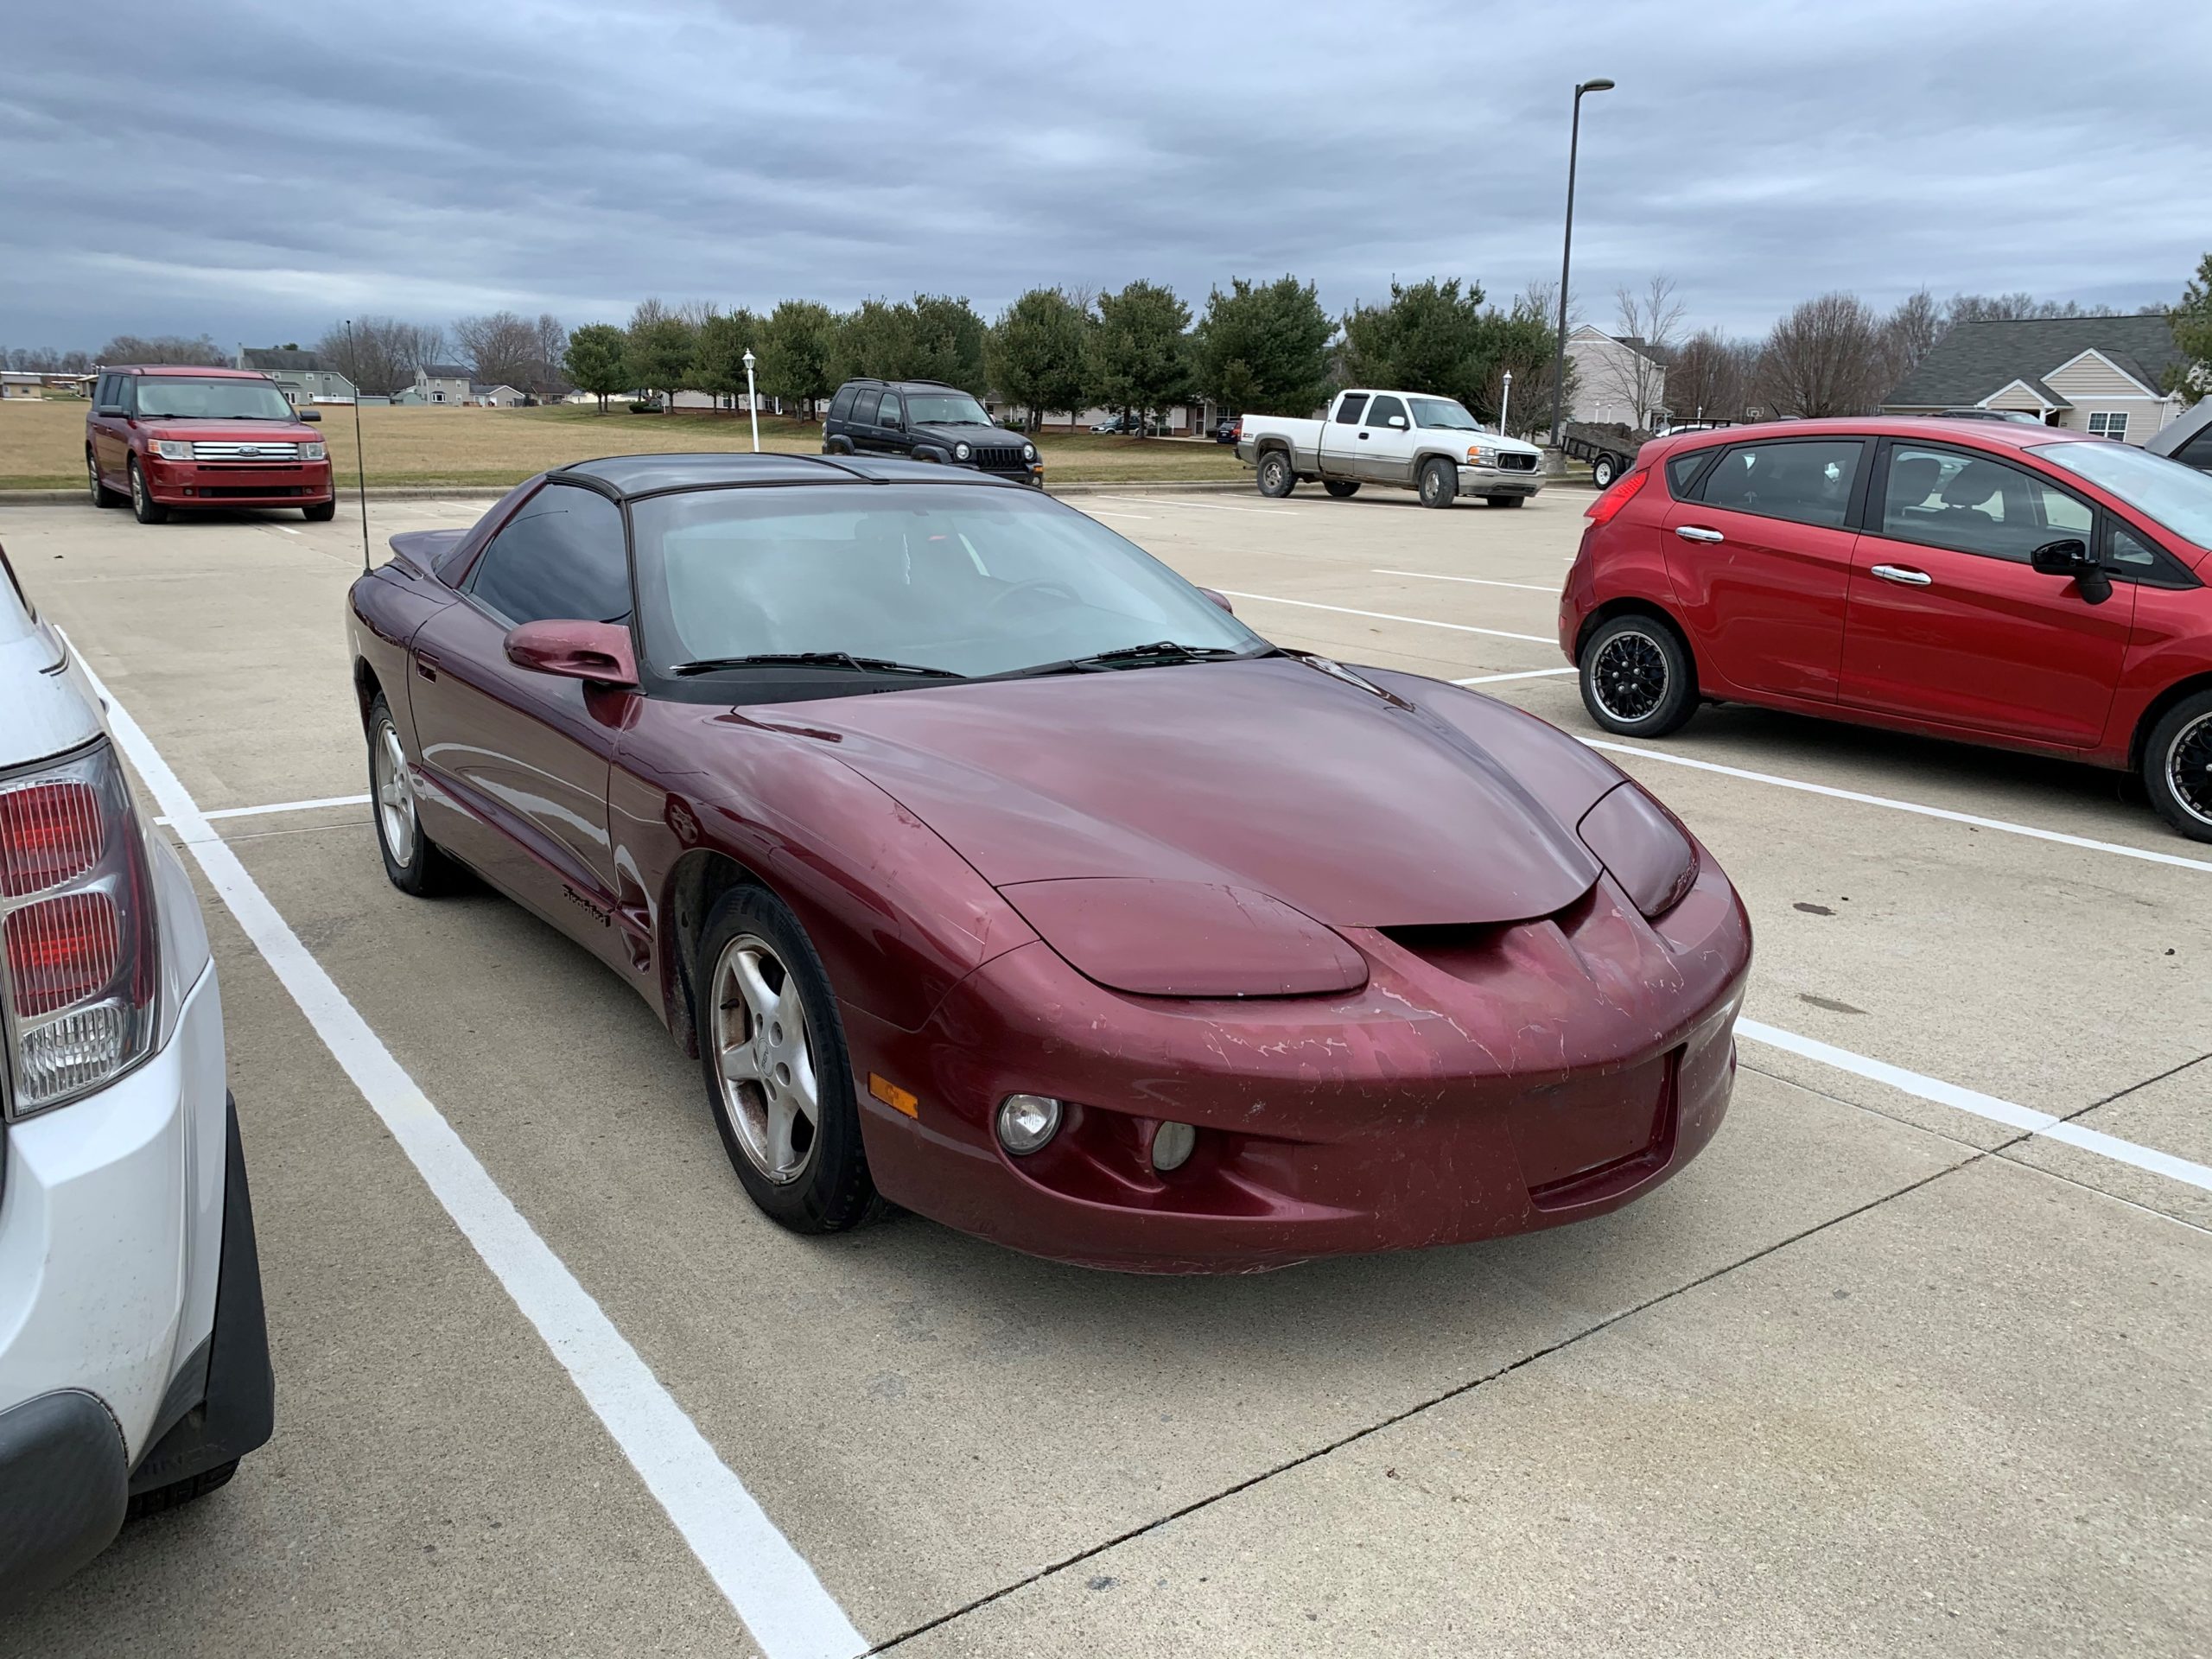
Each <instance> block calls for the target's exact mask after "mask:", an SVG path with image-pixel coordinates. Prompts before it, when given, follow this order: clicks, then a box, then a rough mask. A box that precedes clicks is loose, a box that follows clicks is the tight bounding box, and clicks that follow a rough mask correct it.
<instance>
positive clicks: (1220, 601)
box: [1198, 588, 1236, 616]
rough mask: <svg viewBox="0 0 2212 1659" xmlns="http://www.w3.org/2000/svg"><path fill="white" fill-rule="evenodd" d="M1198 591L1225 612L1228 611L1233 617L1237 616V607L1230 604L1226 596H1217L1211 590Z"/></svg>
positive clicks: (1200, 589) (1201, 589)
mask: <svg viewBox="0 0 2212 1659" xmlns="http://www.w3.org/2000/svg"><path fill="white" fill-rule="evenodd" d="M1198 591H1199V592H1200V593H1202V594H1205V596H1206V597H1207V598H1208V599H1210V600H1211V601H1213V602H1214V603H1215V604H1217V605H1218V606H1220V607H1221V608H1222V609H1223V610H1224V611H1227V612H1228V613H1230V615H1231V616H1234V615H1236V607H1235V606H1234V605H1232V604H1230V602H1229V599H1228V596H1227V595H1226V594H1217V593H1216V592H1214V590H1213V589H1212V588H1199V589H1198Z"/></svg>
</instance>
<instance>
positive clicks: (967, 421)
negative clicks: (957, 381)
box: [906, 391, 991, 426]
mask: <svg viewBox="0 0 2212 1659" xmlns="http://www.w3.org/2000/svg"><path fill="white" fill-rule="evenodd" d="M906 423H907V424H908V425H909V426H988V425H989V424H990V423H991V417H990V416H989V415H988V413H987V412H985V410H984V408H983V406H982V404H979V403H977V402H976V400H975V399H974V398H973V397H969V395H968V394H967V393H966V392H964V391H910V392H908V393H907V394H906Z"/></svg>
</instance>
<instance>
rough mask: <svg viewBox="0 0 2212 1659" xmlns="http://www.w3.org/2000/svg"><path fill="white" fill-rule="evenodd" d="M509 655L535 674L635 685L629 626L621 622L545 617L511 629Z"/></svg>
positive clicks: (635, 673)
mask: <svg viewBox="0 0 2212 1659" xmlns="http://www.w3.org/2000/svg"><path fill="white" fill-rule="evenodd" d="M506 652H507V660H508V661H509V662H511V663H512V664H514V665H515V666H516V667H517V668H526V669H529V670H530V671H531V672H532V673H536V674H556V675H558V676H560V677H562V678H563V679H569V680H586V681H588V682H590V683H592V684H594V685H607V686H617V687H625V688H628V687H634V686H635V685H636V684H637V683H638V658H637V653H636V652H634V651H633V650H632V648H631V645H630V630H629V629H627V628H626V627H624V626H622V625H621V624H620V623H619V622H582V621H571V620H566V619H557V618H548V619H547V620H544V621H542V622H525V623H524V624H522V626H519V627H517V628H514V629H512V630H510V631H509V632H508V634H507V638H506Z"/></svg>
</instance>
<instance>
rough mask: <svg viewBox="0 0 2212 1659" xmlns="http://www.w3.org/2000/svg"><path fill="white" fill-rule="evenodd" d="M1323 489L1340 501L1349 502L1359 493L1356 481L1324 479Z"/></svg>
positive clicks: (1322, 482)
mask: <svg viewBox="0 0 2212 1659" xmlns="http://www.w3.org/2000/svg"><path fill="white" fill-rule="evenodd" d="M1321 487H1322V488H1323V489H1325V490H1326V491H1327V492H1328V493H1330V494H1331V495H1333V496H1335V497H1336V498H1337V499H1338V500H1339V501H1344V500H1347V499H1350V498H1351V497H1352V496H1355V495H1357V494H1358V493H1359V484H1358V481H1357V480H1355V479H1349V478H1330V479H1324V480H1322V481H1321Z"/></svg>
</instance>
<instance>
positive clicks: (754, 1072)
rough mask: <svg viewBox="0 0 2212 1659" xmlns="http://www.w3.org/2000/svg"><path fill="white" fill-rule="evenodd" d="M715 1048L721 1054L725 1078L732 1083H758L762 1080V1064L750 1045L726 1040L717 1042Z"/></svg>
mask: <svg viewBox="0 0 2212 1659" xmlns="http://www.w3.org/2000/svg"><path fill="white" fill-rule="evenodd" d="M715 1046H716V1047H717V1048H719V1049H720V1050H721V1068H722V1076H723V1077H727V1078H728V1079H729V1081H730V1082H732V1083H758V1082H759V1081H760V1060H759V1059H757V1058H755V1057H754V1055H753V1046H752V1045H751V1044H750V1043H747V1042H742V1041H740V1042H735V1043H733V1042H730V1041H728V1039H727V1038H724V1039H721V1040H719V1041H717V1043H716V1045H715Z"/></svg>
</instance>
